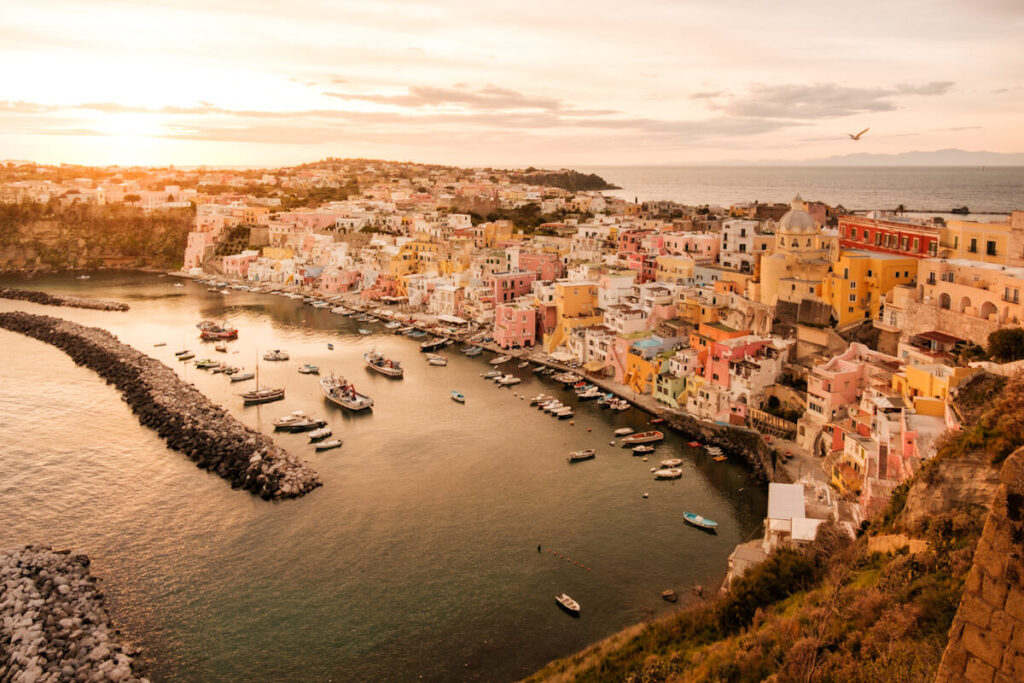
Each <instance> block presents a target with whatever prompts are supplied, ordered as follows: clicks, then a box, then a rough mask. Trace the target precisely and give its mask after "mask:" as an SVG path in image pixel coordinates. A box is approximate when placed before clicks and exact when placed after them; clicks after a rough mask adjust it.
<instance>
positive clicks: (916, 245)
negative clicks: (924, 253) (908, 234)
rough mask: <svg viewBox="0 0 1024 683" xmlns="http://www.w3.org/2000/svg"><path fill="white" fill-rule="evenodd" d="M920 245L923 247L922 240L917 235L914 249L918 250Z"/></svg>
mask: <svg viewBox="0 0 1024 683" xmlns="http://www.w3.org/2000/svg"><path fill="white" fill-rule="evenodd" d="M920 247H921V240H919V239H918V238H916V237H915V238H914V246H913V247H912V249H913V251H918V250H919V249H920Z"/></svg>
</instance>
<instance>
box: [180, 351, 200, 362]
mask: <svg viewBox="0 0 1024 683" xmlns="http://www.w3.org/2000/svg"><path fill="white" fill-rule="evenodd" d="M195 357H196V354H194V353H192V352H191V351H186V352H185V353H182V354H180V355H178V360H190V359H192V358H195Z"/></svg>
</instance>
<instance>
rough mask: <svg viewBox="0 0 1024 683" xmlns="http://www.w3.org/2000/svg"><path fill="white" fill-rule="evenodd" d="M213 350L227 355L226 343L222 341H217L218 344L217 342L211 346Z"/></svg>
mask: <svg viewBox="0 0 1024 683" xmlns="http://www.w3.org/2000/svg"><path fill="white" fill-rule="evenodd" d="M213 350H214V351H220V352H221V353H227V352H228V343H227V342H223V341H219V342H217V343H216V344H214V345H213Z"/></svg>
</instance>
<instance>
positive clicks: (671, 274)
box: [655, 254, 693, 284]
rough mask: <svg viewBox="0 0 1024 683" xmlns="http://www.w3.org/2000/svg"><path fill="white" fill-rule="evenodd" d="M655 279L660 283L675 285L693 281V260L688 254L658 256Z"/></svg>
mask: <svg viewBox="0 0 1024 683" xmlns="http://www.w3.org/2000/svg"><path fill="white" fill-rule="evenodd" d="M655 279H656V280H657V281H658V282H672V283H675V284H683V283H685V282H689V281H690V280H692V279H693V259H692V258H690V257H689V256H687V255H686V254H679V255H676V256H673V255H671V254H662V255H660V256H658V258H657V272H656V275H655Z"/></svg>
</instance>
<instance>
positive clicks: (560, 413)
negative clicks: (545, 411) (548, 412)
mask: <svg viewBox="0 0 1024 683" xmlns="http://www.w3.org/2000/svg"><path fill="white" fill-rule="evenodd" d="M552 415H554V416H555V417H557V418H558V419H559V420H565V419H568V418H570V417H572V416H573V412H572V408H571V407H570V406H563V407H562V408H559V409H558V410H556V411H554V412H553V413H552Z"/></svg>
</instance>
